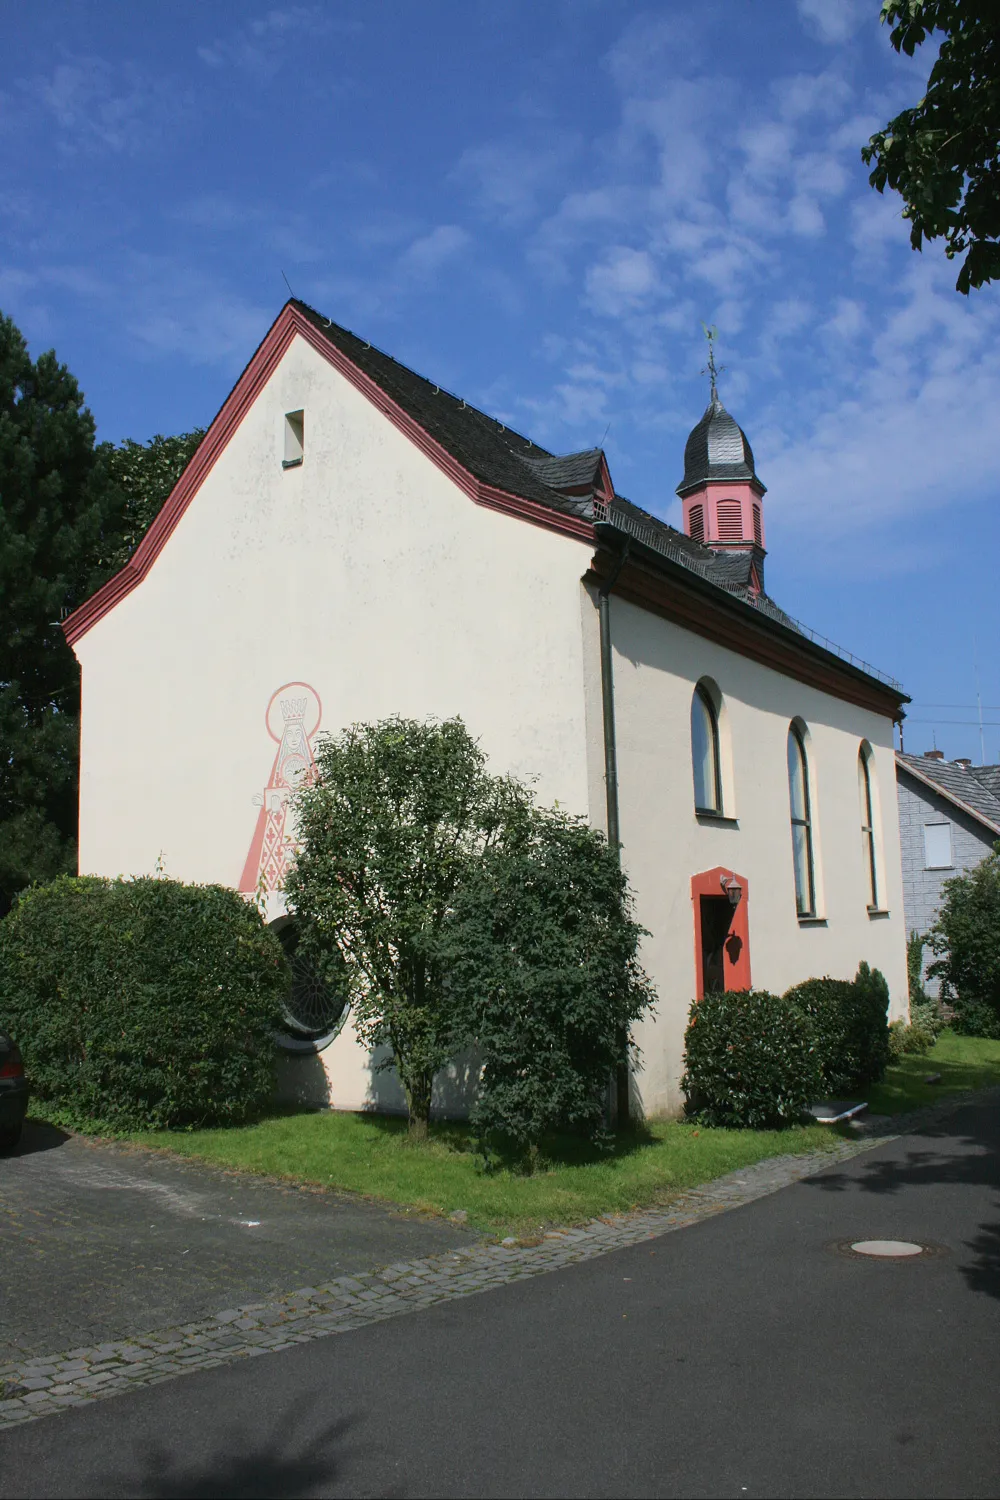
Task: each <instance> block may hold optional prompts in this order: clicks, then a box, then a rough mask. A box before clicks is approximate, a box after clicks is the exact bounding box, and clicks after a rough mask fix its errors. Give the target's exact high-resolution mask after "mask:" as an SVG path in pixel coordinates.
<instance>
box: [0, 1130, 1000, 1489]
mask: <svg viewBox="0 0 1000 1500" xmlns="http://www.w3.org/2000/svg"><path fill="white" fill-rule="evenodd" d="M998 1146H1000V1111H997V1109H996V1108H995V1107H994V1108H991V1109H988V1108H986V1107H977V1108H971V1109H967V1110H965V1111H964V1112H962V1113H961V1114H960V1115H956V1116H954V1117H953V1118H952V1120H951V1121H950V1122H949V1123H948V1125H947V1126H945V1127H940V1128H938V1129H937V1130H936V1131H934V1132H933V1133H928V1134H925V1135H920V1136H908V1137H905V1138H903V1139H902V1140H899V1141H895V1142H891V1143H889V1144H887V1145H885V1146H882V1147H880V1148H878V1149H877V1150H875V1151H872V1152H871V1153H869V1154H866V1155H864V1156H861V1157H859V1158H857V1159H856V1160H854V1161H851V1162H849V1163H848V1164H847V1165H846V1166H844V1165H842V1166H840V1167H837V1168H833V1169H831V1170H830V1171H828V1172H826V1173H824V1174H821V1175H820V1176H818V1177H815V1178H813V1179H810V1180H807V1181H805V1182H802V1183H800V1184H797V1185H795V1186H793V1187H791V1188H786V1189H784V1190H783V1191H781V1192H779V1193H776V1194H774V1195H773V1196H771V1197H769V1198H765V1199H760V1200H758V1201H757V1202H755V1203H752V1204H749V1205H747V1206H746V1207H744V1208H741V1209H737V1210H735V1211H733V1212H730V1213H726V1214H721V1215H719V1216H718V1217H717V1218H714V1219H711V1220H707V1221H703V1222H702V1223H700V1224H697V1225H695V1226H692V1227H691V1228H688V1229H685V1230H682V1231H680V1232H678V1233H675V1234H670V1235H667V1236H665V1237H664V1238H662V1239H660V1240H659V1241H655V1242H653V1243H652V1244H650V1243H648V1242H647V1243H646V1244H643V1245H638V1246H635V1247H633V1248H632V1249H629V1250H622V1251H617V1252H614V1253H613V1254H609V1255H607V1256H604V1257H602V1258H600V1259H597V1260H594V1261H590V1262H587V1263H585V1264H581V1265H577V1266H573V1267H571V1268H569V1269H567V1270H565V1271H559V1272H555V1273H553V1274H550V1275H546V1276H540V1277H537V1278H535V1279H532V1280H529V1281H524V1282H520V1283H514V1284H511V1285H508V1286H505V1287H502V1288H500V1289H499V1290H497V1291H493V1292H490V1293H488V1294H485V1295H482V1296H477V1297H471V1298H468V1299H466V1300H464V1301H452V1302H448V1303H445V1304H441V1305H439V1306H437V1307H433V1308H430V1309H428V1310H427V1311H425V1312H421V1313H416V1314H413V1315H410V1316H405V1317H400V1318H397V1319H393V1320H391V1321H389V1322H385V1323H381V1324H376V1325H371V1326H368V1327H364V1328H359V1329H356V1330H354V1331H353V1332H351V1333H347V1334H343V1335H339V1336H336V1337H332V1338H329V1339H322V1340H319V1341H317V1342H315V1343H310V1344H303V1345H300V1346H299V1347H297V1348H295V1349H290V1350H286V1351H283V1352H281V1353H278V1354H274V1355H268V1356H263V1357H261V1358H258V1359H253V1360H249V1361H244V1362H242V1363H240V1364H238V1365H232V1366H227V1367H225V1368H222V1369H215V1370H210V1371H206V1372H203V1373H200V1374H196V1375H191V1376H186V1377H183V1378H181V1379H178V1380H174V1381H170V1382H169V1383H166V1384H164V1385H161V1386H157V1387H153V1388H151V1389H146V1390H142V1391H137V1392H136V1393H134V1394H132V1395H128V1396H123V1397H120V1398H115V1399H113V1400H108V1401H105V1402H101V1403H99V1404H96V1405H95V1406H93V1407H90V1408H77V1409H74V1410H70V1411H67V1412H66V1413H65V1414H64V1415H60V1416H57V1417H50V1418H46V1419H44V1420H42V1421H39V1422H35V1423H30V1424H27V1425H25V1426H23V1427H19V1428H16V1429H13V1430H11V1431H10V1432H8V1433H6V1434H5V1435H4V1436H3V1437H0V1495H2V1496H36V1495H39V1496H52V1495H66V1496H76V1495H81V1496H85V1495H99V1496H105V1495H108V1496H119V1495H121V1496H126V1495H139V1496H223V1495H225V1496H265V1495H281V1496H286V1495H287V1496H291V1495H321V1496H340V1495H362V1496H367V1495H378V1496H411V1495H441V1496H453V1495H454V1496H464V1495H470V1496H486V1495H518V1496H520V1495H545V1496H548V1495H553V1496H562V1495H588V1496H589V1495H609V1496H619V1495H627V1496H631V1495H669V1496H673V1495H682V1496H701V1495H707V1496H715V1495H723V1496H728V1495H732V1496H737V1497H740V1496H744V1495H745V1496H747V1497H753V1496H761V1495H763V1496H772V1495H773V1496H786V1495H787V1496H796V1497H798V1496H813V1495H816V1496H829V1495H836V1496H839V1495H845V1496H847V1495H849V1496H854V1495H857V1496H897V1495H898V1496H913V1495H920V1496H939V1495H941V1496H952V1495H954V1496H996V1495H1000V1436H998V1434H1000V1423H998V1421H997V1416H998V1390H1000V1379H998V1377H1000V1170H998V1151H997V1148H998ZM859 1238H865V1239H867V1238H894V1239H896V1238H902V1239H910V1240H915V1241H918V1242H924V1243H927V1242H929V1243H931V1244H933V1245H934V1246H936V1247H938V1250H939V1252H940V1253H937V1254H934V1255H927V1256H922V1257H920V1258H918V1259H916V1260H913V1261H907V1262H890V1263H887V1262H872V1261H865V1260H863V1259H858V1258H852V1257H851V1256H849V1255H846V1254H844V1253H843V1251H842V1250H841V1249H839V1248H838V1246H839V1245H840V1244H842V1243H843V1242H845V1241H851V1240H855V1239H859Z"/></svg>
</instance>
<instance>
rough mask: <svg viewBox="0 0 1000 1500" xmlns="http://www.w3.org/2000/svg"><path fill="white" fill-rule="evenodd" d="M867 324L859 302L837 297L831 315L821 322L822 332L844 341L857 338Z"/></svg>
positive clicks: (866, 317) (865, 315)
mask: <svg viewBox="0 0 1000 1500" xmlns="http://www.w3.org/2000/svg"><path fill="white" fill-rule="evenodd" d="M867 326H868V316H867V314H866V313H865V310H864V308H863V307H862V305H861V303H860V302H856V301H854V300H853V299H852V298H850V297H838V298H837V302H836V306H835V308H834V311H833V313H832V314H831V316H830V317H829V318H828V319H827V320H826V322H825V323H824V324H823V329H822V331H823V333H825V334H828V335H829V336H830V337H831V338H835V339H839V340H841V341H843V342H844V343H849V342H852V341H853V340H854V339H856V338H859V337H860V336H861V334H862V333H863V332H864V331H865V329H866V327H867Z"/></svg>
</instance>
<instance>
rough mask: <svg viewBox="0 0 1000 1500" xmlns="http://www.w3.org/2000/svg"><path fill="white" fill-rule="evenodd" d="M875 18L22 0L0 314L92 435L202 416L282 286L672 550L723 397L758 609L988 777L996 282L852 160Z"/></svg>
mask: <svg viewBox="0 0 1000 1500" xmlns="http://www.w3.org/2000/svg"><path fill="white" fill-rule="evenodd" d="M878 12H879V0H752V3H751V0H702V3H699V4H697V5H696V4H693V3H691V0H659V3H657V4H653V5H643V4H638V3H631V0H525V3H521V0H489V3H485V0H362V3H355V0H336V3H334V0H326V3H321V4H301V5H299V4H278V5H268V4H256V3H254V0H241V3H239V4H236V3H230V0H171V3H170V4H169V5H163V4H155V5H150V4H146V5H141V6H137V5H136V4H135V3H134V0H126V3H118V0H101V3H97V0H61V3H57V0H34V3H33V5H31V6H26V5H22V6H16V7H13V6H12V7H9V8H7V9H6V10H5V15H4V43H5V44H4V47H3V57H2V60H0V311H2V312H4V313H6V314H7V315H8V316H11V317H13V318H14V320H15V322H16V323H17V324H18V326H19V327H20V328H21V330H22V332H23V333H24V335H25V337H26V338H27V340H28V343H29V346H30V348H31V350H32V353H33V354H35V355H37V354H38V353H40V352H42V350H44V349H47V348H52V347H54V348H55V349H56V351H57V353H58V355H59V357H60V358H61V359H62V360H64V361H65V362H66V363H67V364H68V365H69V367H70V369H71V370H72V371H73V373H74V374H75V375H76V377H77V378H78V380H79V381H80V384H81V386H82V387H83V389H84V391H85V393H86V397H87V401H88V404H89V405H90V407H91V409H92V411H93V413H94V416H95V418H96V420H97V424H98V431H99V436H100V437H102V438H111V439H113V440H116V441H118V440H121V439H122V438H125V437H133V438H137V439H140V440H145V439H147V438H149V437H150V436H152V435H153V434H154V433H156V432H163V433H172V432H179V431H186V430H189V429H190V428H192V427H195V426H202V425H205V424H207V422H209V421H210V420H211V418H212V417H213V416H214V414H215V412H216V411H217V410H218V408H219V407H220V406H221V404H222V402H223V401H224V399H225V397H226V395H227V393H228V391H229V389H230V388H231V386H232V384H233V382H234V381H235V379H236V378H237V376H238V375H239V373H240V371H241V369H242V368H243V366H244V365H245V364H246V363H247V361H248V359H249V358H250V356H251V354H252V353H253V350H254V349H255V347H256V346H257V344H258V343H259V342H260V340H261V338H262V337H263V335H264V333H265V332H266V330H267V328H268V327H269V325H270V323H271V322H272V321H273V319H274V317H275V316H276V315H277V313H278V311H279V310H280V308H281V306H282V304H283V302H284V301H285V299H286V297H287V295H288V291H287V287H286V278H287V282H288V284H289V285H290V286H291V288H292V289H293V291H294V294H295V295H296V296H297V297H301V298H303V299H304V300H306V301H307V302H310V303H312V304H313V305H314V306H316V307H318V308H319V309H320V310H321V311H323V312H324V313H325V314H326V315H327V316H328V317H331V318H333V319H335V320H336V321H337V322H339V323H342V324H344V325H345V326H347V327H348V328H351V329H353V330H354V331H355V332H357V333H360V334H361V335H362V336H363V337H364V338H366V339H368V340H370V341H371V342H372V343H374V344H376V345H378V346H379V347H380V348H382V349H385V350H386V351H388V352H389V353H390V354H392V355H394V356H395V357H396V358H398V359H401V360H403V361H404V362H405V363H407V364H409V365H411V366H412V367H413V368H414V369H416V370H418V371H419V372H420V373H421V374H424V375H427V376H429V377H430V378H432V379H433V380H435V381H436V382H437V383H438V384H440V385H442V386H444V387H445V388H446V389H448V390H451V391H454V392H456V393H458V394H460V395H461V396H463V397H464V398H465V399H466V400H468V401H470V402H473V403H474V404H476V405H478V406H481V407H482V408H484V409H485V410H486V411H488V412H490V413H491V414H492V415H494V416H497V417H498V418H500V420H502V421H506V422H509V423H510V424H511V425H512V426H514V427H516V428H517V429H518V430H519V431H521V432H524V433H526V434H527V435H529V436H531V437H532V438H533V439H535V440H536V441H537V442H539V443H540V444H542V445H544V446H545V447H548V448H550V449H552V450H553V451H556V452H571V451H574V450H579V449H582V448H588V447H592V446H594V445H597V444H603V446H604V447H605V450H606V452H607V454H608V460H609V464H610V468H611V473H612V477H613V479H614V481H615V484H616V487H617V489H618V490H619V492H620V493H622V494H625V495H627V496H628V497H629V498H630V499H632V500H633V501H635V502H636V503H637V504H639V505H642V506H644V507H645V508H646V509H648V510H651V511H653V512H654V513H655V514H657V515H660V516H663V517H665V518H666V519H667V520H669V521H671V522H672V523H673V524H675V525H679V524H680V507H679V503H678V501H677V499H676V496H675V494H674V489H675V486H676V485H677V484H678V483H679V481H680V477H681V473H682V469H683V450H684V441H685V438H686V436H687V433H688V432H689V430H690V429H691V427H692V426H693V425H694V424H695V422H696V421H697V420H698V418H699V417H700V415H701V413H702V411H703V410H704V407H705V404H706V402H707V399H708V388H707V380H706V378H705V376H704V375H703V374H702V373H701V372H702V370H703V368H704V365H705V352H706V351H705V341H704V336H703V332H702V323H706V324H710V325H711V324H715V325H716V326H717V328H718V335H719V336H718V356H717V357H718V359H719V361H720V363H721V364H722V365H724V366H725V370H724V373H723V374H722V376H721V378H720V393H721V395H722V398H723V400H724V401H725V403H726V405H727V406H728V408H729V410H730V411H731V412H732V413H733V415H734V416H735V417H736V419H737V420H738V421H739V423H740V424H741V426H742V427H743V428H744V430H745V432H746V433H747V435H748V437H749V438H750V441H751V443H752V445H753V449H754V454H755V457H756V460H757V471H758V473H759V475H760V477H761V478H762V480H763V481H764V483H765V484H766V485H767V486H768V494H767V497H766V500H765V524H766V527H767V533H768V535H767V540H768V545H769V549H770V551H769V555H768V558H767V564H766V582H767V588H768V592H769V593H770V594H771V595H772V596H773V597H775V598H776V599H777V600H778V602H779V603H780V604H782V605H783V607H784V608H786V609H787V610H788V611H789V612H790V613H791V614H792V615H794V616H796V617H798V618H799V619H802V620H804V621H805V622H806V623H807V624H808V625H810V626H811V627H813V628H814V629H816V630H818V631H819V632H821V633H822V634H823V635H825V636H828V637H830V638H831V639H832V640H834V641H836V642H838V643H839V644H840V645H842V646H843V647H846V648H847V649H849V650H851V651H853V652H854V653H855V654H857V655H858V656H860V657H862V658H864V659H866V660H868V661H870V662H872V663H874V664H875V665H876V666H878V667H879V668H880V669H882V670H883V671H886V672H889V673H891V674H892V675H893V676H894V677H896V678H898V679H899V680H900V681H901V682H902V683H903V685H904V687H905V689H906V691H907V692H908V693H909V694H910V695H911V697H912V699H913V703H912V704H911V705H910V708H909V710H908V714H909V717H908V721H907V724H906V727H905V744H906V749H907V750H909V751H917V752H919V751H922V750H924V749H928V748H930V747H931V746H932V745H933V744H935V743H936V745H937V746H938V747H940V748H941V749H943V750H944V751H945V753H946V754H947V755H949V756H958V755H969V756H971V757H972V758H973V759H974V760H975V761H977V762H978V761H979V759H980V754H981V747H980V732H979V727H978V714H977V710H976V706H975V705H976V701H977V675H978V685H979V688H980V692H981V700H982V703H983V705H984V709H983V718H984V721H985V726H986V727H985V729H984V733H983V739H984V745H985V756H986V759H987V761H991V762H997V761H1000V660H998V650H997V647H998V634H1000V606H998V589H997V582H996V561H995V560H996V558H997V557H998V556H1000V526H998V513H1000V289H995V288H989V287H988V288H986V289H984V290H982V291H980V292H978V293H973V294H972V295H971V296H970V297H969V298H965V297H961V296H959V295H958V293H956V292H955V290H954V283H955V277H956V275H957V270H958V263H957V262H956V263H949V262H948V261H947V260H946V259H945V257H944V254H943V252H942V251H941V249H940V247H939V245H938V244H935V245H932V246H930V247H928V248H926V249H925V250H924V251H923V253H922V254H915V253H914V252H913V251H912V250H911V249H910V247H909V237H908V230H907V226H906V224H905V222H904V221H903V220H902V218H901V216H900V208H901V204H900V201H899V200H898V199H897V198H895V197H894V196H893V195H891V194H890V195H887V196H886V197H884V198H883V197H880V196H879V195H878V194H877V193H875V192H874V191H873V190H872V189H871V188H870V187H869V186H868V182H867V170H866V168H865V167H864V165H863V163H862V162H861V158H860V148H861V146H862V145H863V144H865V142H866V141H867V140H868V137H869V136H870V135H871V133H872V132H873V131H874V130H875V129H877V128H879V126H881V125H882V124H884V123H885V122H886V121H887V120H888V119H889V118H890V117H891V116H892V115H893V114H895V113H896V112H898V110H899V109H901V108H903V107H905V106H906V105H908V104H912V103H915V102H916V100H917V99H918V98H919V97H920V95H921V94H922V92H923V87H924V84H925V83H926V79H927V74H928V72H929V70H930V66H931V64H932V62H933V54H932V52H931V51H930V50H929V49H928V47H925V48H923V49H922V51H918V53H917V54H916V56H915V57H914V58H913V59H908V58H905V57H903V58H900V57H898V56H897V55H896V53H895V52H894V51H893V50H892V48H891V47H890V45H889V39H888V34H887V32H886V30H885V29H884V28H883V27H881V26H880V25H879V21H878Z"/></svg>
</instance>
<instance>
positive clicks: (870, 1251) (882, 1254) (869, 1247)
mask: <svg viewBox="0 0 1000 1500" xmlns="http://www.w3.org/2000/svg"><path fill="white" fill-rule="evenodd" d="M830 1249H831V1250H836V1251H837V1253H838V1254H840V1255H846V1256H847V1258H848V1260H892V1261H911V1262H913V1261H922V1260H935V1259H937V1258H938V1257H939V1256H941V1255H945V1254H947V1251H946V1250H945V1248H944V1246H943V1245H932V1244H930V1243H929V1242H928V1241H927V1240H923V1241H922V1242H921V1243H919V1244H918V1243H917V1241H916V1240H837V1241H836V1242H835V1243H834V1244H832V1245H831V1246H830Z"/></svg>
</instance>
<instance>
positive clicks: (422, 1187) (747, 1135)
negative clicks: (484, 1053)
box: [128, 1032, 1000, 1237]
mask: <svg viewBox="0 0 1000 1500" xmlns="http://www.w3.org/2000/svg"><path fill="white" fill-rule="evenodd" d="M929 1073H940V1074H941V1082H940V1083H938V1084H925V1083H924V1082H923V1079H924V1078H925V1077H926V1076H927V1075H928V1074H929ZM994 1083H1000V1042H990V1041H983V1040H980V1039H979V1038H974V1037H960V1036H955V1035H954V1034H953V1033H952V1032H945V1033H943V1035H942V1036H941V1037H940V1038H939V1040H938V1041H937V1043H936V1044H935V1046H934V1047H933V1048H932V1049H931V1051H930V1052H929V1053H927V1054H925V1055H924V1056H923V1057H906V1058H904V1059H903V1060H902V1061H901V1062H899V1063H897V1064H895V1065H894V1066H893V1067H892V1068H890V1069H889V1072H888V1073H887V1075H886V1078H885V1081H884V1082H883V1083H880V1084H877V1085H876V1086H875V1087H873V1088H872V1089H870V1090H869V1091H868V1095H867V1098H868V1101H869V1105H870V1108H871V1109H872V1111H873V1112H875V1113H878V1114H898V1113H899V1112H900V1111H903V1110H908V1109H913V1108H916V1107H917V1106H918V1105H921V1104H927V1103H933V1102H934V1101H935V1100H937V1099H940V1098H941V1097H942V1095H943V1094H948V1093H955V1092H961V1091H963V1090H965V1089H973V1088H986V1087H988V1086H989V1085H991V1084H994ZM128 1139H130V1140H132V1141H133V1142H135V1143H136V1144H137V1145H141V1146H146V1147H152V1148H154V1149H158V1150H167V1151H171V1152H176V1153H177V1154H178V1155H181V1156H191V1157H198V1158H200V1159H202V1160H204V1161H208V1162H212V1163H214V1164H215V1165H217V1166H220V1167H229V1168H234V1169H236V1170H238V1171H244V1172H261V1173H264V1174H266V1175H268V1176H271V1177H284V1178H290V1179H292V1180H294V1181H296V1182H305V1183H315V1184H316V1185H318V1186H320V1187H327V1188H336V1189H339V1190H341V1191H346V1192H351V1193H359V1194H363V1195H364V1196H366V1197H369V1198H376V1199H382V1200H386V1201H389V1202H392V1203H399V1204H404V1205H406V1206H407V1207H409V1208H412V1209H416V1210H418V1211H421V1212H424V1213H430V1214H442V1215H443V1214H449V1213H452V1212H454V1211H455V1210H456V1209H465V1210H466V1212H467V1213H468V1216H469V1223H470V1224H471V1225H473V1226H475V1227H477V1228H480V1229H483V1230H487V1231H490V1232H492V1233H494V1234H497V1235H501V1236H502V1235H506V1234H517V1235H519V1236H521V1237H529V1236H531V1235H535V1234H538V1233H539V1231H541V1230H544V1229H546V1228H549V1227H550V1226H552V1225H554V1224H573V1223H579V1222H581V1221H583V1220H585V1219H589V1218H592V1217H594V1216H595V1215H598V1214H614V1213H620V1212H622V1211H623V1210H628V1209H631V1208H640V1207H646V1206H649V1205H651V1204H658V1203H666V1202H669V1200H670V1199H671V1198H673V1197H675V1196H676V1195H677V1194H678V1193H680V1192H683V1191H684V1189H685V1188H690V1187H694V1186H696V1185H697V1184H698V1183H703V1182H710V1181H711V1180H712V1178H714V1177H721V1176H722V1175H723V1174H724V1173H726V1172H732V1171H734V1170H736V1169H737V1168H739V1167H746V1166H750V1165H752V1164H753V1163H754V1162H758V1161H762V1160H764V1159H765V1158H766V1157H769V1156H780V1155H784V1154H786V1153H792V1154H798V1153H801V1152H803V1151H812V1150H815V1149H816V1148H817V1147H823V1146H827V1145H830V1144H832V1142H833V1141H834V1140H835V1139H836V1134H835V1133H833V1132H831V1129H830V1127H829V1126H822V1125H806V1126H795V1127H793V1128H791V1129H788V1130H782V1131H755V1130H711V1129H706V1128H705V1127H704V1126H702V1127H698V1126H697V1125H693V1124H686V1123H682V1122H677V1121H670V1122H666V1121H659V1122H658V1121H653V1122H652V1123H651V1124H650V1125H649V1127H648V1129H647V1130H646V1131H645V1132H644V1133H642V1134H638V1133H637V1134H635V1135H632V1136H628V1137H620V1138H619V1140H618V1142H617V1145H616V1149H615V1151H614V1153H613V1154H612V1155H610V1156H599V1155H597V1154H596V1153H595V1152H593V1151H591V1150H590V1149H589V1148H587V1147H586V1146H584V1145H582V1144H581V1143H580V1142H577V1141H572V1140H563V1141H559V1142H557V1143H553V1144H552V1145H550V1147H549V1150H548V1158H549V1159H548V1161H547V1164H546V1165H545V1166H544V1168H542V1169H540V1170H539V1171H537V1172H536V1173H535V1174H534V1175H533V1176H530V1177H526V1176H523V1175H521V1174H520V1173H517V1172H510V1171H494V1172H485V1171H484V1170H483V1166H482V1162H481V1160H480V1158H479V1156H478V1154H477V1153H476V1151H475V1150H474V1148H473V1145H472V1143H471V1141H470V1139H469V1135H468V1132H467V1131H466V1130H465V1129H464V1128H463V1127H462V1126H461V1125H454V1124H440V1125H434V1126H432V1127H431V1138H430V1140H429V1141H428V1142H427V1143H426V1144H424V1145H420V1146H413V1145H410V1143H409V1141H408V1140H407V1135H406V1123H405V1121H403V1120H399V1119H394V1118H391V1117H387V1116H384V1115H368V1114H341V1113H336V1112H330V1113H317V1114H305V1113H284V1114H275V1115H272V1116H270V1117H269V1118H267V1119H264V1120H262V1121H260V1122H259V1123H258V1124H256V1125H249V1126H244V1127H241V1128H233V1129H225V1130H196V1131H191V1132H183V1131H176V1132H173V1131H170V1132H166V1131H158V1132H150V1133H145V1134H138V1135H132V1136H129V1137H128Z"/></svg>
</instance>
